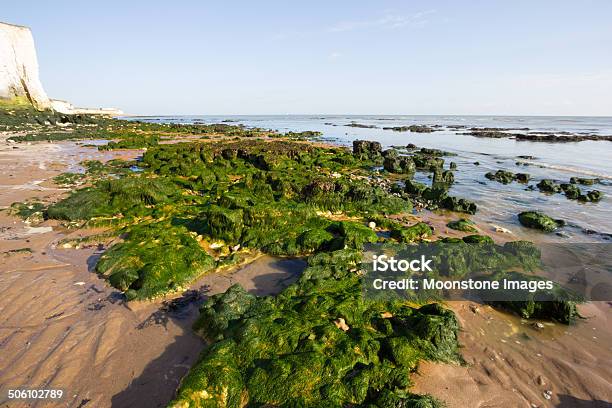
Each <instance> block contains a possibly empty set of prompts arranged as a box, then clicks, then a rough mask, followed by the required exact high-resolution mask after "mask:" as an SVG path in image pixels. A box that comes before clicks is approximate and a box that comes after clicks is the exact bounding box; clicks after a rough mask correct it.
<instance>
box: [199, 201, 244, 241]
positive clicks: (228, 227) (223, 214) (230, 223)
mask: <svg viewBox="0 0 612 408" xmlns="http://www.w3.org/2000/svg"><path fill="white" fill-rule="evenodd" d="M243 215H244V214H243V211H242V210H241V209H235V210H231V209H229V208H224V207H220V206H217V205H213V206H211V207H210V208H209V209H208V210H206V212H205V213H204V215H203V217H204V219H203V222H204V223H205V225H206V227H207V228H206V231H207V232H208V233H209V234H210V236H211V237H213V238H217V239H222V240H224V241H226V242H228V243H235V242H238V241H239V240H240V237H241V235H242V228H243V225H244V223H243Z"/></svg>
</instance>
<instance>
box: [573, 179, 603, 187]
mask: <svg viewBox="0 0 612 408" xmlns="http://www.w3.org/2000/svg"><path fill="white" fill-rule="evenodd" d="M599 181H600V180H599V179H598V178H583V177H572V178H570V183H572V184H582V185H584V186H592V185H593V184H596V183H599Z"/></svg>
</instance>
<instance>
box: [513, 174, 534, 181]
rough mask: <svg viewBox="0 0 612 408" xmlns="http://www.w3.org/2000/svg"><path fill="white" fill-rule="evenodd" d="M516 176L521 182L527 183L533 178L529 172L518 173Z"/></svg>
mask: <svg viewBox="0 0 612 408" xmlns="http://www.w3.org/2000/svg"><path fill="white" fill-rule="evenodd" d="M514 178H515V180H516V181H518V182H519V183H527V182H529V179H530V178H531V176H530V175H529V174H527V173H516V174H515V175H514Z"/></svg>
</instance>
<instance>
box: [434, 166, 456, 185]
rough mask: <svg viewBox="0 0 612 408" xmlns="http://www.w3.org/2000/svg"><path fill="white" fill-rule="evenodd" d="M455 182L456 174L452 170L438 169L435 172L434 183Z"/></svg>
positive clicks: (449, 183)
mask: <svg viewBox="0 0 612 408" xmlns="http://www.w3.org/2000/svg"><path fill="white" fill-rule="evenodd" d="M454 182H455V175H454V174H453V172H452V171H450V170H442V169H436V170H435V171H434V174H433V181H432V184H434V185H436V184H445V185H451V184H453V183H454Z"/></svg>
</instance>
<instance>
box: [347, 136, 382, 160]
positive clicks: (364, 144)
mask: <svg viewBox="0 0 612 408" xmlns="http://www.w3.org/2000/svg"><path fill="white" fill-rule="evenodd" d="M381 152H382V146H381V144H380V142H372V141H370V140H355V141H353V154H354V155H355V156H357V157H358V158H360V159H364V158H365V159H375V158H378V157H380V155H381Z"/></svg>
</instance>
